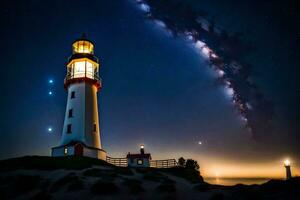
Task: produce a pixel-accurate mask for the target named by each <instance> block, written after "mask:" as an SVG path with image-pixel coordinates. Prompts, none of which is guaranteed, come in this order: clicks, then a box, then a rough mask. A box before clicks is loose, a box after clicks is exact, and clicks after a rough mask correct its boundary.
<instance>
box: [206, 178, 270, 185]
mask: <svg viewBox="0 0 300 200" xmlns="http://www.w3.org/2000/svg"><path fill="white" fill-rule="evenodd" d="M269 180H271V178H204V181H206V182H208V183H210V184H215V185H227V186H232V185H236V184H244V185H253V184H263V183H266V182H268V181H269Z"/></svg>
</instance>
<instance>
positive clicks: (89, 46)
mask: <svg viewBox="0 0 300 200" xmlns="http://www.w3.org/2000/svg"><path fill="white" fill-rule="evenodd" d="M72 48H73V54H78V53H84V54H94V44H93V43H92V42H91V41H90V40H88V39H86V35H85V34H82V36H81V38H79V39H77V40H75V41H74V42H73V44H72Z"/></svg>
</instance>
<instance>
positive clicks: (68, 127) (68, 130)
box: [67, 124, 72, 133]
mask: <svg viewBox="0 0 300 200" xmlns="http://www.w3.org/2000/svg"><path fill="white" fill-rule="evenodd" d="M67 133H72V124H68V126H67Z"/></svg>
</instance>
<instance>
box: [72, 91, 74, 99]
mask: <svg viewBox="0 0 300 200" xmlns="http://www.w3.org/2000/svg"><path fill="white" fill-rule="evenodd" d="M74 98H75V92H74V91H72V92H71V99H74Z"/></svg>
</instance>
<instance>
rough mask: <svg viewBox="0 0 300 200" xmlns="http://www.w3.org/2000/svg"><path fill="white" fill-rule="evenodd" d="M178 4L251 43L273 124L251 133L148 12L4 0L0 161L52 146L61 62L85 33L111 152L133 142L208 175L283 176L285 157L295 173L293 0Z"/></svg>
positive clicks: (117, 4) (124, 5)
mask: <svg viewBox="0 0 300 200" xmlns="http://www.w3.org/2000/svg"><path fill="white" fill-rule="evenodd" d="M186 4H187V5H189V6H191V5H192V6H193V7H195V8H197V9H201V10H204V11H205V12H206V13H207V14H208V15H209V16H213V17H214V19H215V20H216V21H217V22H218V23H219V24H220V25H222V26H223V27H226V29H227V30H228V31H231V32H241V33H243V35H244V37H246V38H247V39H248V40H250V41H251V42H252V43H253V46H254V47H255V50H254V51H253V52H252V54H251V55H249V57H248V60H249V62H250V63H251V64H252V65H253V66H254V80H255V81H256V83H257V85H258V87H259V88H260V90H261V91H262V92H263V93H264V95H265V96H266V98H268V99H269V100H270V101H271V102H272V103H273V104H274V107H275V112H276V116H275V118H274V121H273V124H274V128H273V129H272V130H270V131H268V130H266V132H265V133H264V134H263V135H261V137H260V139H259V140H254V139H253V138H252V137H251V135H250V134H249V133H248V132H247V130H245V128H244V127H243V124H242V122H241V120H240V118H239V116H238V115H237V113H236V110H235V109H234V107H233V106H232V103H231V101H230V99H228V97H227V96H226V94H225V93H224V90H223V89H222V87H220V85H218V84H217V83H216V79H215V74H214V72H213V71H212V70H211V69H210V68H209V67H208V64H207V61H206V60H205V59H204V58H203V57H201V56H200V55H199V53H198V52H197V51H195V48H193V46H192V45H191V44H190V43H189V42H187V40H186V39H184V38H181V37H172V36H170V35H169V34H168V33H167V32H166V31H165V30H162V29H161V28H160V27H158V26H155V24H154V23H153V22H151V21H149V20H146V19H145V17H144V16H143V14H142V13H141V11H140V10H139V9H138V7H137V5H136V3H135V2H134V1H133V0H114V1H94V0H90V1H77V0H74V1H43V2H40V1H36V0H28V1H14V2H12V1H4V3H3V5H2V6H1V8H0V10H1V12H0V15H1V17H0V23H1V31H0V34H1V43H2V48H1V50H0V51H1V52H0V56H1V58H2V59H1V60H2V63H1V69H2V77H1V80H0V81H1V84H0V90H1V94H2V95H1V99H0V101H1V112H0V148H1V149H0V158H1V159H4V158H9V157H16V156H22V155H50V149H51V147H53V146H56V145H57V144H58V143H59V141H60V136H61V131H62V125H63V118H64V113H65V106H66V94H67V93H66V91H65V90H64V88H63V79H64V77H65V75H66V63H67V58H68V56H70V55H71V44H72V42H73V41H74V40H75V39H77V38H78V37H80V35H81V34H82V33H83V32H84V33H86V34H87V37H88V38H89V39H90V40H92V41H93V42H94V44H95V55H96V56H97V57H98V58H99V59H100V66H101V68H100V76H101V77H102V79H103V88H102V90H101V91H100V94H99V95H98V104H99V114H100V126H101V139H102V146H103V148H104V149H105V150H106V151H107V152H108V155H109V156H112V157H120V156H121V157H122V156H125V155H126V153H127V152H129V151H130V152H135V151H137V150H138V146H139V144H141V143H143V144H145V148H146V151H149V152H150V153H152V158H153V159H163V158H179V157H180V156H184V157H185V158H194V159H196V160H197V161H198V162H199V163H200V167H201V173H203V174H204V175H207V176H213V175H214V173H216V172H218V173H220V174H221V175H223V176H282V175H283V173H284V171H283V168H282V160H283V159H285V158H287V157H288V158H290V159H291V160H292V164H293V165H294V166H295V170H296V173H298V174H300V173H299V166H300V156H299V155H300V154H299V153H300V137H299V123H298V122H299V119H300V116H299V110H300V109H299V100H300V88H299V85H300V84H299V80H298V79H299V78H298V74H299V68H298V67H299V60H298V59H299V50H298V45H297V42H298V43H299V38H300V31H299V27H297V23H299V19H300V18H299V16H298V15H297V13H296V7H295V6H294V4H293V2H292V1H285V3H284V4H283V3H274V2H271V1H265V2H264V3H256V2H255V1H254V2H253V1H250V0H249V1H243V3H241V2H240V3H238V2H236V1H232V0H230V1H229V0H227V1H221V0H214V1H197V2H196V1H186ZM49 80H53V83H50V82H49ZM49 92H52V93H51V94H49ZM49 128H51V131H50V129H49ZM199 141H201V145H200V144H199ZM297 170H298V171H297ZM237 172H238V173H237Z"/></svg>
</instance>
